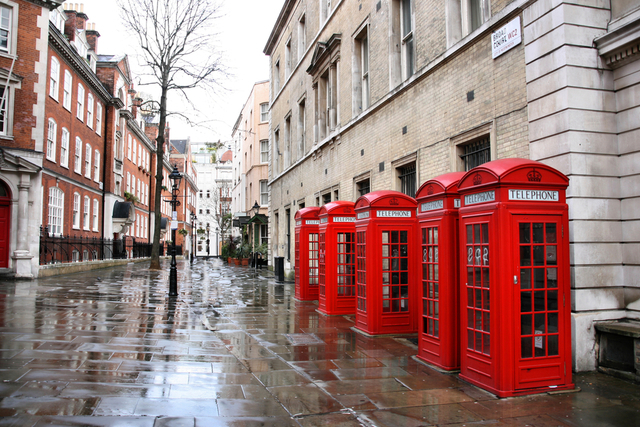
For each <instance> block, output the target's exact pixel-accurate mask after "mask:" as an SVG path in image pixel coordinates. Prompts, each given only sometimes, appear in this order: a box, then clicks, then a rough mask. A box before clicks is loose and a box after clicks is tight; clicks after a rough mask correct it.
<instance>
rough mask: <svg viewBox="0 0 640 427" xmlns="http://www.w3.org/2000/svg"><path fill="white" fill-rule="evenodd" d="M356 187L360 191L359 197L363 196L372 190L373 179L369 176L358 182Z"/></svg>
mask: <svg viewBox="0 0 640 427" xmlns="http://www.w3.org/2000/svg"><path fill="white" fill-rule="evenodd" d="M356 189H357V191H358V197H362V196H364V195H365V194H367V193H370V192H371V181H370V180H369V179H368V178H367V179H364V180H362V181H359V182H357V183H356Z"/></svg>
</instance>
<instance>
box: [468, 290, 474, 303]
mask: <svg viewBox="0 0 640 427" xmlns="http://www.w3.org/2000/svg"><path fill="white" fill-rule="evenodd" d="M467 306H469V307H473V288H467Z"/></svg>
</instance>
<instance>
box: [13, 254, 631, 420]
mask: <svg viewBox="0 0 640 427" xmlns="http://www.w3.org/2000/svg"><path fill="white" fill-rule="evenodd" d="M165 267H166V269H165V270H164V271H161V272H156V271H151V270H149V269H148V263H142V264H140V263H139V264H128V265H127V266H125V267H118V268H111V269H105V270H97V271H93V272H88V273H81V274H74V275H67V276H62V277H51V278H45V279H39V280H36V281H23V282H0V379H1V380H2V382H0V417H2V418H0V425H2V426H4V425H12V426H35V425H37V426H79V425H82V426H115V425H118V426H140V427H143V426H144V427H147V426H148V427H151V426H156V427H157V426H277V427H285V426H361V425H364V426H402V427H408V426H429V425H451V426H457V425H470V426H472V425H492V426H524V425H531V426H640V385H638V384H632V383H629V382H625V381H623V380H619V379H616V378H612V377H608V376H605V375H602V374H598V373H582V374H575V375H574V382H575V383H576V386H577V387H579V388H580V389H581V391H580V392H578V393H570V394H560V395H548V394H543V395H536V396H527V397H519V398H510V399H496V398H495V397H494V396H492V395H491V394H488V393H486V392H484V391H482V390H480V389H478V388H476V387H473V386H471V385H469V384H467V383H465V382H463V381H461V380H459V379H458V378H457V377H456V376H455V375H445V374H441V373H438V372H436V371H434V370H432V369H430V368H428V367H426V366H424V365H422V364H419V363H417V362H415V361H414V360H413V359H412V358H411V356H413V355H415V354H416V353H417V350H416V348H415V347H414V346H413V345H412V344H411V343H410V342H408V341H406V340H402V339H394V338H366V337H364V336H362V335H360V334H358V333H355V332H353V331H352V330H351V329H350V327H351V326H353V323H352V321H351V319H349V318H345V317H342V316H339V317H326V316H323V315H320V314H318V313H317V312H316V311H315V309H316V305H315V304H313V303H301V302H297V301H295V300H294V298H293V296H294V289H293V284H291V283H286V284H277V283H276V282H275V281H274V278H273V274H272V273H271V272H268V271H266V270H257V271H256V270H253V269H250V268H247V267H235V266H231V267H230V266H227V265H226V264H223V263H222V262H221V261H219V260H210V261H203V260H199V261H198V262H197V263H196V264H195V265H194V266H193V267H190V266H189V263H188V262H187V261H181V262H179V263H178V283H179V284H178V288H179V289H178V291H179V293H180V295H179V297H178V298H177V299H176V301H175V302H173V301H171V300H170V299H169V298H168V267H169V265H168V262H167V263H166V264H165Z"/></svg>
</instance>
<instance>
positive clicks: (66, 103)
mask: <svg viewBox="0 0 640 427" xmlns="http://www.w3.org/2000/svg"><path fill="white" fill-rule="evenodd" d="M72 87H73V77H72V76H71V73H70V72H69V70H64V89H63V90H64V92H63V95H62V106H63V107H64V108H66V109H67V110H69V111H71V90H72V89H71V88H72Z"/></svg>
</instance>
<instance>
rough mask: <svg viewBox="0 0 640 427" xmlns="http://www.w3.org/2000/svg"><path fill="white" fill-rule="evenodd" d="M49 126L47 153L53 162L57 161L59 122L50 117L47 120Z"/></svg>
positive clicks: (47, 156) (48, 158)
mask: <svg viewBox="0 0 640 427" xmlns="http://www.w3.org/2000/svg"><path fill="white" fill-rule="evenodd" d="M47 122H48V124H49V126H48V128H47V155H46V158H47V160H49V161H52V162H53V163H55V162H56V143H57V142H56V136H57V133H58V124H57V123H56V121H55V120H54V119H53V118H51V117H50V118H49V120H48V121H47Z"/></svg>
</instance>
